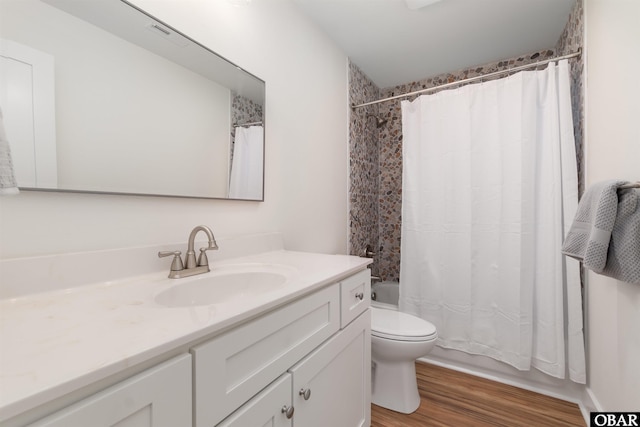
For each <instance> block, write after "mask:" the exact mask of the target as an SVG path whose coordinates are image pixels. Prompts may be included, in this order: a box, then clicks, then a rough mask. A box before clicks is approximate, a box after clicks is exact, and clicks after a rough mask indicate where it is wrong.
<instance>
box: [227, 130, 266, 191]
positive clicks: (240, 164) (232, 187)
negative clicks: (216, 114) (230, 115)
mask: <svg viewBox="0 0 640 427" xmlns="http://www.w3.org/2000/svg"><path fill="white" fill-rule="evenodd" d="M263 133H264V131H263V128H262V126H249V127H238V128H236V138H235V143H234V148H233V161H232V163H231V176H230V179H229V197H230V198H232V199H251V200H262V178H263V160H262V159H263V156H262V154H263Z"/></svg>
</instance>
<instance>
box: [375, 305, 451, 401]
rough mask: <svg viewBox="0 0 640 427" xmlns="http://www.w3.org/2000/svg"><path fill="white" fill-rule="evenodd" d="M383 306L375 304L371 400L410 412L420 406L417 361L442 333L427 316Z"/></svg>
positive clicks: (427, 351)
mask: <svg viewBox="0 0 640 427" xmlns="http://www.w3.org/2000/svg"><path fill="white" fill-rule="evenodd" d="M383 306H384V305H383V304H373V305H372V307H371V361H372V375H371V387H372V394H371V401H372V403H374V404H376V405H378V406H382V407H383V408H387V409H391V410H392V411H396V412H401V413H404V414H410V413H412V412H414V411H415V410H416V409H418V407H419V406H420V395H419V394H418V383H417V381H416V367H415V361H416V359H417V358H419V357H422V356H424V355H426V354H427V353H429V351H430V350H431V349H432V348H433V346H434V344H435V342H436V338H437V337H438V334H437V332H436V327H435V326H433V325H432V324H431V323H429V322H427V321H426V320H424V319H420V318H419V317H416V316H412V315H410V314H407V313H402V312H400V311H397V310H393V309H390V308H383Z"/></svg>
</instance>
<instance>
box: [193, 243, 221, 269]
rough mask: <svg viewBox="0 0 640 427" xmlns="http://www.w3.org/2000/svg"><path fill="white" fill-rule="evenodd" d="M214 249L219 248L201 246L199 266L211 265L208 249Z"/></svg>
mask: <svg viewBox="0 0 640 427" xmlns="http://www.w3.org/2000/svg"><path fill="white" fill-rule="evenodd" d="M212 249H218V247H217V246H216V247H214V248H212V247H208V248H200V256H199V257H198V267H200V266H203V265H207V266H208V265H209V258H207V251H209V250H212Z"/></svg>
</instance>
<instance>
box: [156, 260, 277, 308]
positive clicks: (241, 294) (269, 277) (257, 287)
mask: <svg viewBox="0 0 640 427" xmlns="http://www.w3.org/2000/svg"><path fill="white" fill-rule="evenodd" d="M211 274H212V273H209V274H204V275H202V276H200V277H194V278H193V279H191V280H188V281H186V279H177V280H178V282H177V283H176V284H175V285H173V286H172V287H170V288H169V289H166V290H164V291H162V292H160V293H158V294H157V295H156V296H155V298H154V300H155V302H156V303H157V304H159V305H162V306H165V307H191V306H201V305H212V304H222V303H225V302H228V301H231V300H236V299H243V298H249V297H254V296H256V295H260V294H265V293H267V292H272V291H274V290H277V289H280V288H283V287H284V286H285V285H286V283H287V280H288V278H287V275H286V274H283V273H281V272H278V271H233V269H231V271H222V272H215V271H214V272H213V275H211ZM181 280H185V282H181Z"/></svg>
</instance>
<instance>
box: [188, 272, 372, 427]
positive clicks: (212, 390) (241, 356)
mask: <svg viewBox="0 0 640 427" xmlns="http://www.w3.org/2000/svg"><path fill="white" fill-rule="evenodd" d="M359 293H365V294H366V295H369V296H370V293H371V290H370V272H369V270H365V271H362V272H360V273H357V274H355V275H354V276H351V277H349V278H347V279H345V280H343V281H342V282H340V283H338V284H335V285H332V286H330V287H327V288H325V289H323V290H321V291H318V292H316V293H314V294H312V295H310V296H308V297H306V298H303V299H301V300H299V301H296V302H294V303H291V304H289V305H287V306H285V307H284V308H282V309H280V310H277V311H274V312H272V313H270V314H267V315H266V316H263V317H260V318H258V319H256V320H254V321H253V322H250V323H248V324H246V325H244V326H243V327H240V328H236V329H233V330H231V331H230V332H229V333H227V334H225V335H222V336H220V337H217V338H214V339H213V340H211V341H210V342H207V343H205V344H203V345H201V346H199V347H196V348H195V349H194V350H193V354H194V357H195V365H194V366H195V379H194V381H195V387H194V390H195V402H196V427H204V426H207V427H212V426H214V425H218V426H225V427H230V426H235V427H249V426H293V427H296V426H299V427H314V426H318V427H327V426H341V427H366V426H369V424H370V420H371V339H370V336H371V312H370V310H368V307H369V301H370V300H369V299H367V298H365V297H360V296H359V295H358V296H356V295H357V294H359ZM341 323H344V327H343V328H342V329H340V326H339V325H340V324H341ZM339 329H340V330H339ZM330 331H331V332H330ZM328 332H330V333H329V336H328V337H327V336H326V334H327V333H328ZM319 337H325V338H322V339H321V340H318V338H319ZM275 378H277V380H276V381H275V382H274V379H275ZM265 382H266V383H267V384H269V383H271V384H270V385H269V386H268V387H266V388H265V389H264V390H263V391H261V392H260V393H258V394H257V395H255V397H253V398H251V399H250V400H249V401H248V402H247V403H245V404H243V405H242V406H239V405H240V404H241V403H240V404H239V403H238V402H239V401H247V399H248V396H253V395H254V394H255V393H256V391H258V390H261V389H262V388H263V387H264V386H265ZM238 407H239V409H237V410H235V412H233V413H232V411H234V409H235V408H238ZM291 407H292V409H291ZM229 414H231V415H229ZM227 415H229V416H228V417H227V418H225V419H224V421H222V422H221V423H219V424H216V423H218V422H219V420H221V419H222V418H223V417H226V416H227ZM288 416H291V418H289V417H288Z"/></svg>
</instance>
